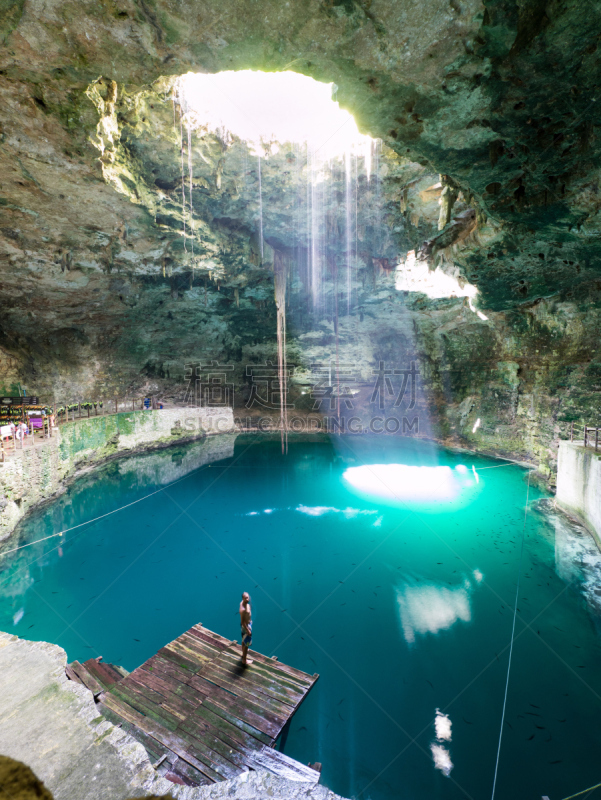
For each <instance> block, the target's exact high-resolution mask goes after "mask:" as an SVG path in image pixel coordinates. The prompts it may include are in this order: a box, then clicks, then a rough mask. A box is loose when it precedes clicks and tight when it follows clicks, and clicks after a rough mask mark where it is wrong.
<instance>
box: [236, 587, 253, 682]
mask: <svg viewBox="0 0 601 800" xmlns="http://www.w3.org/2000/svg"><path fill="white" fill-rule="evenodd" d="M239 611H240V632H241V634H242V664H243V666H245V667H247V666H248V665H249V664H252V663H253V662H252V658H248V648H249V647H250V646H251V644H252V643H253V622H252V618H251V613H252V612H251V608H250V595H249V593H248V592H243V593H242V601H241V603H240V608H239Z"/></svg>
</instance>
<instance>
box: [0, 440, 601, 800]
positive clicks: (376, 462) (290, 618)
mask: <svg viewBox="0 0 601 800" xmlns="http://www.w3.org/2000/svg"><path fill="white" fill-rule="evenodd" d="M203 447H205V445H203V444H195V445H190V446H188V447H186V448H179V449H176V450H170V451H165V452H163V453H161V454H158V455H157V454H154V455H147V456H143V457H137V458H135V459H128V460H127V461H119V462H114V463H112V464H110V465H108V466H107V467H105V468H103V469H102V470H100V471H98V472H96V473H94V474H93V475H92V476H90V477H88V478H86V479H83V480H81V481H79V482H78V483H76V484H74V485H73V486H72V487H71V489H70V490H69V491H68V492H67V493H66V494H65V495H64V496H63V497H61V498H60V499H59V500H57V501H56V502H55V503H54V504H53V505H51V506H48V507H47V508H45V509H43V510H42V511H41V512H39V513H38V514H37V515H36V516H35V517H32V518H30V519H29V520H28V521H27V523H26V524H25V525H24V526H23V527H22V529H21V542H23V543H24V542H26V541H33V540H35V539H38V538H40V537H42V536H47V535H49V534H51V533H53V532H55V531H59V530H62V529H64V528H67V527H70V526H73V525H77V524H78V523H80V522H84V521H86V520H89V519H92V518H95V517H97V516H99V515H101V514H106V513H107V512H109V511H111V510H114V509H116V508H119V507H121V506H123V505H125V504H127V503H131V502H132V501H134V500H136V499H138V498H141V497H144V496H145V495H148V494H149V493H150V492H153V491H156V490H157V489H160V488H161V487H163V488H164V489H165V490H164V491H162V492H159V493H158V494H155V495H153V496H151V497H149V498H148V499H146V500H144V501H143V502H140V503H137V504H136V505H133V506H130V507H129V508H127V509H124V510H122V511H119V512H118V513H116V514H113V515H111V516H108V517H105V518H104V519H102V520H100V521H98V522H96V523H93V524H91V525H86V526H84V527H82V528H78V529H76V530H74V531H72V532H70V533H67V534H66V535H65V536H64V537H61V538H60V539H50V540H48V541H47V542H44V543H42V544H37V545H34V546H32V547H30V548H26V549H24V550H21V551H19V552H18V553H17V554H12V555H6V556H4V557H3V559H2V564H3V566H4V569H3V572H2V575H1V578H0V580H1V583H0V629H2V630H7V631H11V632H14V633H16V634H18V635H19V636H22V637H24V638H29V639H38V640H47V641H51V642H56V643H57V644H60V645H61V646H62V647H64V648H65V649H66V650H67V653H68V657H69V660H73V659H78V660H82V661H83V660H85V659H88V658H91V657H95V656H98V655H102V656H103V657H104V659H105V660H106V661H110V662H113V663H117V664H121V665H123V666H125V667H126V668H127V669H130V670H131V669H133V668H135V667H136V666H138V665H139V664H141V663H142V662H143V661H144V660H145V659H147V658H148V657H149V656H150V655H152V654H153V653H154V652H156V651H157V650H158V649H159V648H160V647H161V646H162V645H163V644H165V643H166V642H168V641H170V640H171V639H174V638H175V637H176V636H178V635H179V634H180V633H182V632H183V631H184V630H185V629H187V628H188V627H190V626H191V625H193V624H194V623H196V622H202V623H204V625H206V626H207V627H209V628H211V629H213V630H215V631H218V632H219V633H221V634H223V635H225V636H229V637H232V638H235V637H237V636H238V634H239V625H238V616H237V605H238V601H239V597H240V593H241V592H242V591H243V590H248V591H249V592H250V593H251V596H252V600H253V616H254V645H253V646H254V647H256V649H258V650H260V651H261V652H263V653H267V654H269V655H271V654H275V655H277V656H278V657H279V658H280V660H282V661H284V662H287V663H289V664H292V665H294V666H295V667H298V668H300V669H304V670H306V671H307V672H310V673H313V672H318V673H319V674H320V680H319V681H318V683H317V684H316V686H315V688H314V689H313V691H312V692H311V694H310V695H309V697H308V699H307V700H306V702H305V704H304V705H303V706H302V707H301V709H300V710H299V712H298V714H297V715H296V716H295V718H294V720H293V724H292V727H291V731H290V735H289V738H288V742H287V745H286V752H287V753H288V754H289V755H291V756H293V757H295V758H297V759H299V760H300V761H303V762H305V763H307V762H309V761H311V762H314V761H320V762H322V764H323V782H324V783H325V784H326V785H327V786H328V787H330V788H331V789H333V790H334V791H336V792H338V793H339V794H341V795H343V796H346V797H352V796H361V797H363V798H368V797H371V798H374V799H375V798H378V799H380V798H382V799H384V798H386V799H387V800H388V799H389V798H403V800H414V799H415V800H426V798H428V799H430V798H444V800H447V799H448V800H451V799H453V800H454V799H455V798H464V797H468V798H470V797H471V798H474V799H475V798H486V797H490V793H491V789H492V780H493V773H494V766H495V759H496V752H497V744H498V736H499V725H500V718H501V708H502V701H503V693H504V689H505V678H506V670H507V659H508V644H509V637H510V632H511V624H512V609H513V602H514V597H515V587H516V578H517V573H518V562H519V552H520V543H521V536H522V525H523V520H524V508H525V503H526V490H527V484H526V472H525V471H524V470H523V469H521V468H520V467H517V466H514V465H511V466H507V465H504V466H500V465H501V464H503V462H498V461H493V460H490V459H485V458H479V457H474V456H471V455H461V454H455V453H449V452H446V451H442V450H439V449H437V448H436V447H434V446H432V445H429V444H425V443H420V442H415V441H411V440H403V439H397V438H395V437H373V438H369V437H342V438H338V439H334V440H332V441H331V442H330V441H323V440H320V441H318V440H315V441H312V442H303V441H299V442H295V441H294V440H291V442H290V451H289V454H288V456H282V455H281V453H280V444H279V442H266V441H264V440H262V439H260V438H258V437H250V436H247V437H238V439H237V440H236V445H235V449H233V450H232V451H231V455H230V456H229V457H228V458H223V459H222V460H220V461H217V462H214V463H212V464H210V465H205V466H202V467H200V468H198V469H193V471H191V472H189V473H188V474H187V475H185V473H186V470H187V469H190V468H191V467H192V466H194V465H195V464H199V463H202V458H203V449H202V448H203ZM222 455H223V453H222ZM226 455H227V453H226ZM491 467H495V468H493V469H491ZM497 467H498V468H497ZM182 475H184V476H185V477H182ZM174 479H178V482H176V483H172V481H173V480H174ZM540 497H541V493H540V492H538V491H537V490H535V489H532V488H531V489H530V502H531V504H532V503H533V502H534V501H537V500H538V498H540ZM525 531H526V533H525V549H524V557H523V577H522V583H521V589H520V597H519V617H518V621H517V626H516V634H517V638H516V643H515V647H514V654H513V666H512V671H511V679H510V685H509V698H508V703H507V715H506V725H505V730H504V734H503V743H502V749H501V759H500V765H499V778H498V786H497V794H496V796H497V798H540V797H541V796H542V795H549V796H550V797H551V800H557V798H562V797H565V796H567V795H568V794H572V793H573V792H576V791H579V790H580V789H584V788H586V787H587V786H589V785H591V784H594V783H597V782H599V781H600V780H601V767H600V766H599V759H598V752H599V743H600V736H599V720H600V717H601V715H600V712H601V667H600V666H599V655H600V643H601V642H600V639H599V632H598V628H597V622H598V619H599V611H598V608H597V606H596V598H598V595H599V589H598V588H597V587H598V585H599V584H598V583H596V578H597V577H599V576H600V575H601V571H600V572H599V573H597V571H596V570H597V569H598V566H599V565H598V561H599V558H598V553H597V552H596V550H595V548H594V547H593V548H592V549H591V546H590V541H588V540H587V539H585V538H583V537H582V535H579V534H578V533H577V532H570V531H569V530H568V529H567V528H566V527H565V525H564V524H563V523H561V521H558V520H557V519H555V518H547V517H545V516H544V515H542V514H541V513H539V512H537V511H536V510H534V509H532V510H531V511H530V512H529V513H528V516H527V519H526V528H525ZM530 624H531V628H529V627H527V625H530ZM437 709H439V710H440V712H441V714H446V715H448V720H450V723H451V730H450V735H451V738H450V741H449V740H448V739H444V738H443V739H442V740H441V741H437V740H436V738H435V737H436V729H435V716H436V710H437ZM448 720H447V719H446V718H444V717H440V716H439V717H438V725H439V733H440V734H445V733H446V731H445V728H447V729H448ZM434 756H436V760H435V758H434ZM593 797H594V795H593Z"/></svg>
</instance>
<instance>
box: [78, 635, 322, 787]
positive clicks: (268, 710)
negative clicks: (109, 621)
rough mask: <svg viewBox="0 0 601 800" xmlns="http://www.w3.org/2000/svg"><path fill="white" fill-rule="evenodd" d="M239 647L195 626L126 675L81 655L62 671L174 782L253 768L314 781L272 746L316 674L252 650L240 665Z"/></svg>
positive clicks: (202, 780) (314, 775)
mask: <svg viewBox="0 0 601 800" xmlns="http://www.w3.org/2000/svg"><path fill="white" fill-rule="evenodd" d="M240 655H241V648H240V645H239V644H237V643H236V642H232V641H231V640H229V639H224V638H223V637H222V636H219V635H218V634H216V633H213V632H212V631H209V630H208V629H207V628H204V627H203V626H202V625H195V626H194V627H193V628H190V630H189V631H186V633H183V634H182V635H181V636H179V637H178V638H177V639H175V640H174V641H173V642H171V643H170V644H168V645H166V646H165V647H163V648H162V649H161V650H159V652H158V653H157V654H156V655H154V656H152V658H150V659H148V661H146V662H145V663H144V664H142V666H140V667H138V668H137V669H135V670H134V671H133V672H131V673H129V674H127V673H126V672H125V670H122V669H120V668H119V667H114V666H112V665H110V664H104V663H103V662H102V661H101V660H90V661H86V662H85V663H83V664H80V663H78V662H76V661H75V662H73V663H72V664H70V665H69V666H68V667H67V675H68V676H69V677H70V678H71V679H72V680H77V681H78V682H79V683H83V684H84V685H85V686H87V688H88V689H90V690H91V691H92V692H93V693H94V697H95V700H96V703H97V704H98V708H99V710H100V711H101V712H102V714H104V715H105V716H106V717H107V718H108V719H110V720H111V721H112V722H114V723H115V724H117V725H121V727H122V728H123V729H124V730H127V731H128V732H129V733H130V734H131V735H132V736H133V737H134V738H135V739H137V740H138V741H139V742H141V743H142V744H143V745H144V747H145V748H146V750H147V751H148V753H149V755H150V758H151V760H154V761H155V762H156V763H155V766H157V768H160V770H161V772H162V773H163V774H164V776H165V777H166V778H169V779H170V780H172V781H173V782H174V783H180V784H186V785H188V786H199V785H204V784H210V783H215V782H217V781H222V780H227V779H229V778H234V777H236V776H237V775H240V773H242V772H247V771H248V770H260V769H263V770H268V771H269V772H272V773H274V774H276V775H281V776H284V777H287V778H292V779H293V780H297V781H299V780H300V781H311V782H315V781H317V780H318V778H319V773H318V772H317V771H316V770H315V769H313V768H311V767H308V766H305V765H304V764H300V763H299V762H298V761H295V760H294V759H292V758H290V757H288V756H286V755H284V754H283V753H280V752H279V751H277V750H275V749H274V745H275V743H276V740H277V738H278V737H279V736H280V734H281V733H282V731H284V729H285V728H286V725H287V724H288V723H289V721H290V719H291V718H292V716H293V714H294V713H295V712H296V710H297V709H298V707H299V706H300V704H301V703H302V702H303V700H304V699H305V697H306V696H307V694H308V693H309V690H310V689H311V688H312V687H313V685H314V683H315V682H316V681H317V679H318V677H319V675H317V674H315V675H308V674H307V673H305V672H301V671H300V670H297V669H294V668H293V667H289V666H286V665H285V664H280V663H279V661H277V659H275V658H268V657H267V656H264V655H261V654H260V653H257V652H255V651H249V655H250V657H251V658H252V659H253V662H254V663H253V664H252V665H250V666H249V667H246V668H245V667H243V666H242V665H241V663H240ZM284 735H285V733H284Z"/></svg>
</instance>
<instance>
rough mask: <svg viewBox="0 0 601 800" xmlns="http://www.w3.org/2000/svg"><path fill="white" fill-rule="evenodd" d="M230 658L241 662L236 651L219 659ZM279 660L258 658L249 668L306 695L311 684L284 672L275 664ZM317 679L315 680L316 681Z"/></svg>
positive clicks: (227, 653)
mask: <svg viewBox="0 0 601 800" xmlns="http://www.w3.org/2000/svg"><path fill="white" fill-rule="evenodd" d="M226 659H229V660H230V661H232V663H239V662H238V659H237V656H236V653H233V652H227V651H226V652H224V653H223V654H222V656H221V658H220V659H219V660H220V661H223V660H226ZM276 663H277V662H269V661H268V662H261V661H259V660H258V659H257V660H256V661H254V663H253V664H252V666H251V667H250V668H249V672H250V671H255V672H259V673H260V674H261V675H264V676H266V677H269V678H271V679H272V680H276V681H277V682H278V684H279V685H281V686H285V687H287V688H288V689H289V690H290V691H292V692H295V693H296V694H300V695H304V694H306V693H307V692H308V691H309V689H310V688H311V686H312V685H313V684H312V683H311V684H305V683H302V684H301V683H299V682H298V681H296V680H295V679H294V678H292V677H291V676H290V675H288V673H286V672H283V671H282V670H280V669H278V668H277V666H274V664H276ZM314 682H315V681H313V683H314Z"/></svg>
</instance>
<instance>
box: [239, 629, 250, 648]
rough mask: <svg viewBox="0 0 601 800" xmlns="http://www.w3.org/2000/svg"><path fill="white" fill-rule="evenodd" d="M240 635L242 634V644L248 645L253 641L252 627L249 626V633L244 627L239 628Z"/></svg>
mask: <svg viewBox="0 0 601 800" xmlns="http://www.w3.org/2000/svg"><path fill="white" fill-rule="evenodd" d="M249 627H250V626H249ZM240 635H241V636H242V644H243V645H245V646H246V647H250V646H251V644H252V643H253V636H252V628H250V633H246V631H245V630H244V628H241V629H240Z"/></svg>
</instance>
